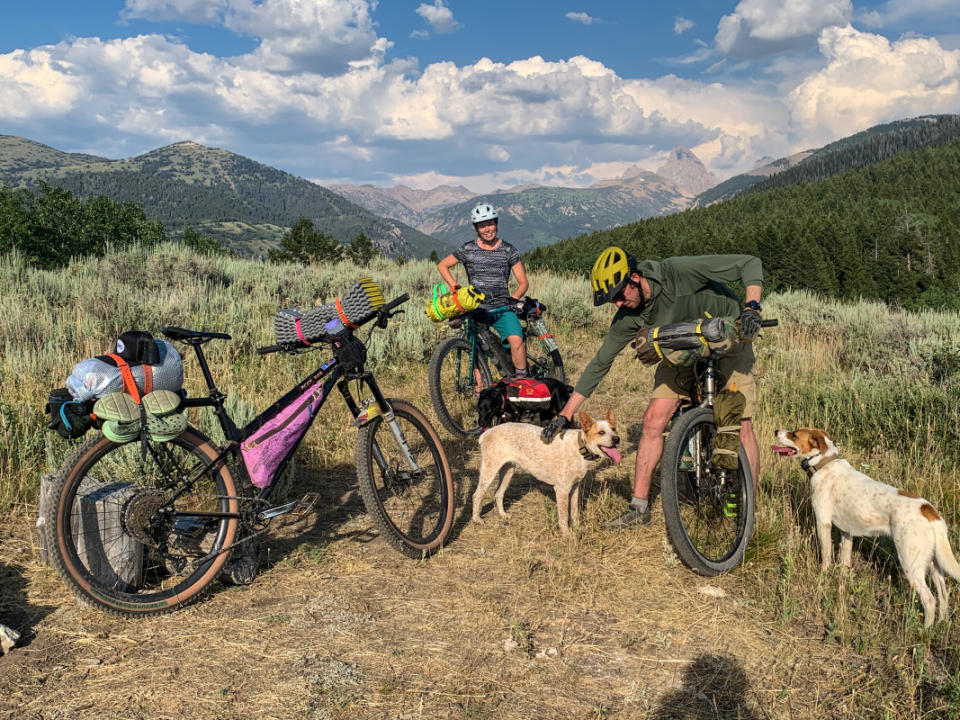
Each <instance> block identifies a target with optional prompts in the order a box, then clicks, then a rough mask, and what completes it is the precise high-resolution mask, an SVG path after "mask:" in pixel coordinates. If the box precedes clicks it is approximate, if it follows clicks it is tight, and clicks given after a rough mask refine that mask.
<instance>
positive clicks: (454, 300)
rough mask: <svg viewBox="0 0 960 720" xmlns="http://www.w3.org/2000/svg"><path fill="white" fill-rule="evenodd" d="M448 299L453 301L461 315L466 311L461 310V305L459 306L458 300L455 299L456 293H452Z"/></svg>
mask: <svg viewBox="0 0 960 720" xmlns="http://www.w3.org/2000/svg"><path fill="white" fill-rule="evenodd" d="M450 299H451V300H453V304H454V305H456V306H457V310H459V311H460V314H461V315H462V314H463V313H465V312H466V310H464V309H463V305H461V304H460V298H458V297H457V293H456V291H454V292H453V294H452V295H451V296H450Z"/></svg>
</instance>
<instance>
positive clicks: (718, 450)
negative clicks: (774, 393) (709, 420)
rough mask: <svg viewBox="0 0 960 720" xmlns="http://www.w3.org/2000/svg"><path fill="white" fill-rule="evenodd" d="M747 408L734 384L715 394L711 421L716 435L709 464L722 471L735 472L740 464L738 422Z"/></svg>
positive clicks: (742, 395) (745, 401)
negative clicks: (715, 427)
mask: <svg viewBox="0 0 960 720" xmlns="http://www.w3.org/2000/svg"><path fill="white" fill-rule="evenodd" d="M746 407H747V398H746V397H745V396H744V394H743V393H742V392H740V391H739V390H738V389H737V386H736V383H731V384H730V387H728V388H725V389H723V390H721V391H720V392H718V393H717V397H716V399H715V400H714V401H713V421H714V422H715V423H716V425H717V435H716V437H714V439H713V453H712V454H711V456H710V464H711V465H713V466H714V467H718V468H722V469H724V470H736V469H737V467H738V466H739V464H740V456H739V455H738V452H739V449H740V421H741V420H742V419H743V411H744V410H745V409H746Z"/></svg>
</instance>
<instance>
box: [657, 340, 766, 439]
mask: <svg viewBox="0 0 960 720" xmlns="http://www.w3.org/2000/svg"><path fill="white" fill-rule="evenodd" d="M754 362H755V358H754V356H753V345H752V344H750V343H744V344H743V345H742V347H741V348H740V349H738V350H737V351H736V352H734V353H730V354H729V355H726V356H725V357H722V358H720V360H718V361H717V365H716V367H717V371H718V372H719V373H720V374H721V375H723V376H724V377H725V378H727V384H726V385H724V387H729V386H730V385H731V384H735V385H736V386H737V390H739V391H740V392H742V393H743V395H744V397H745V398H746V399H747V406H746V408H745V409H744V411H743V419H744V420H749V419H750V418H752V417H753V413H754V412H755V411H756V409H757V386H756V384H755V383H754V382H753V365H754ZM691 387H693V368H692V367H671V366H670V365H667V364H666V363H660V364H659V365H657V371H656V374H655V375H654V377H653V395H652V397H655V398H668V399H671V400H675V399H680V398H686V397H690V388H691ZM722 389H723V388H721V390H722Z"/></svg>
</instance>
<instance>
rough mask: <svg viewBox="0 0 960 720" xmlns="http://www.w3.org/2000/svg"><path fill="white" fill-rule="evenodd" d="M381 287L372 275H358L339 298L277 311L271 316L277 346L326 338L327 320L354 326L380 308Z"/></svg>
mask: <svg viewBox="0 0 960 720" xmlns="http://www.w3.org/2000/svg"><path fill="white" fill-rule="evenodd" d="M384 303H385V301H384V298H383V290H381V289H380V286H379V285H378V284H377V283H376V282H374V280H373V279H371V278H360V279H359V280H358V281H357V282H356V283H355V284H354V285H353V287H351V288H350V289H349V290H348V291H347V292H346V293H345V294H344V296H343V297H342V298H337V299H336V300H334V301H333V302H330V303H326V304H324V305H320V306H319V307H315V308H313V309H312V310H307V311H305V312H301V311H300V310H295V309H286V310H279V311H278V312H277V314H276V315H275V316H274V318H273V329H274V332H275V333H276V337H277V345H280V346H281V347H283V348H285V349H294V348H302V347H306V346H308V345H312V344H313V343H315V342H322V341H324V340H329V339H330V336H331V331H330V329H329V328H328V325H329V324H330V323H334V321H336V322H335V323H334V324H336V325H337V326H340V325H341V324H342V325H345V326H346V327H349V328H357V327H359V326H360V325H362V324H363V323H365V322H367V321H368V320H370V318H372V317H373V316H374V314H375V313H376V312H377V310H379V309H380V308H381V307H383V305H384Z"/></svg>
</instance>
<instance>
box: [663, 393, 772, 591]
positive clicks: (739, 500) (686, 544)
mask: <svg viewBox="0 0 960 720" xmlns="http://www.w3.org/2000/svg"><path fill="white" fill-rule="evenodd" d="M716 434H717V428H716V424H715V423H714V420H713V411H712V410H711V409H709V408H696V409H694V410H690V411H688V412H686V413H684V414H683V415H681V416H680V417H679V418H678V419H677V421H676V423H675V425H674V427H673V429H672V430H671V431H670V434H669V435H668V436H667V440H666V443H665V444H664V448H663V457H662V458H661V461H660V479H661V483H660V485H661V487H660V490H661V494H662V502H663V518H664V521H665V522H666V525H667V534H668V535H669V536H670V542H671V543H672V544H673V548H674V550H675V551H676V553H677V557H679V558H680V560H681V561H682V562H683V564H684V565H686V566H687V567H688V568H690V569H691V570H693V571H694V572H696V573H698V574H700V575H706V576H712V575H718V574H720V573H723V572H727V571H728V570H731V569H733V568H734V567H736V566H737V565H738V564H739V563H740V562H741V561H742V560H743V556H744V554H745V553H746V550H747V544H748V543H749V542H750V536H751V535H752V533H753V523H754V502H755V499H754V496H753V480H752V478H751V475H750V466H749V464H748V463H747V457H746V454H745V453H744V451H743V447H742V446H741V447H740V450H739V456H740V463H739V468H738V469H737V470H736V471H722V470H719V469H717V468H715V467H713V466H712V465H711V464H710V456H711V454H712V453H713V438H714V437H715V436H716Z"/></svg>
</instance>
